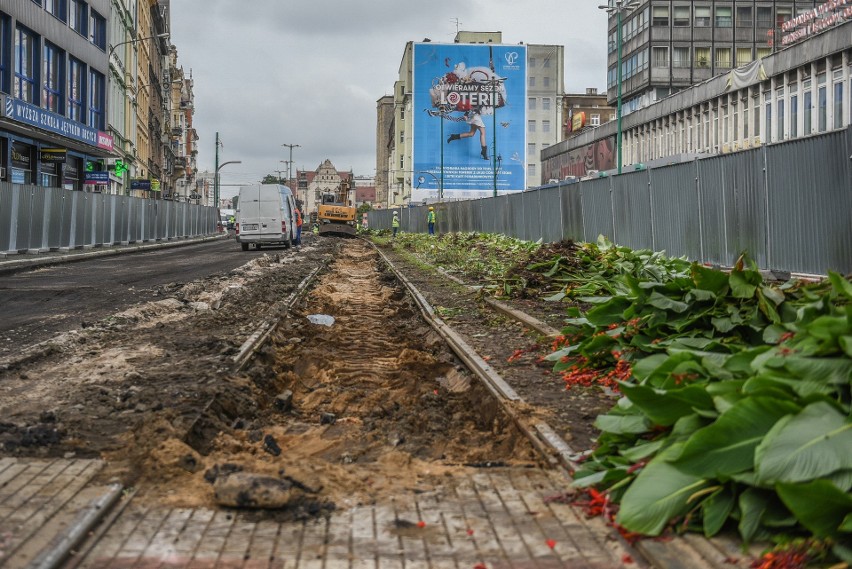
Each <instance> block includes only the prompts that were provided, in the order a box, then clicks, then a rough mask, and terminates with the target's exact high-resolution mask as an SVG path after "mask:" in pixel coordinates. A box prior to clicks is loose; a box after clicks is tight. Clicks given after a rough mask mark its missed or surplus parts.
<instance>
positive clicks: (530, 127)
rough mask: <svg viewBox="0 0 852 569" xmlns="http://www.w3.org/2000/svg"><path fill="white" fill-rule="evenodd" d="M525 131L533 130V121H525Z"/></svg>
mask: <svg viewBox="0 0 852 569" xmlns="http://www.w3.org/2000/svg"><path fill="white" fill-rule="evenodd" d="M527 132H535V121H527Z"/></svg>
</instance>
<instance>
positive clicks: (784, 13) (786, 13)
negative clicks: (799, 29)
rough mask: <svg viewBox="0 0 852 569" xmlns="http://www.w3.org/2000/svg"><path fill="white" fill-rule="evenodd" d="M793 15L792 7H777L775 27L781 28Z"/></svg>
mask: <svg viewBox="0 0 852 569" xmlns="http://www.w3.org/2000/svg"><path fill="white" fill-rule="evenodd" d="M792 17H793V9H792V8H782V7H781V6H779V7H777V8H776V9H775V27H777V28H779V29H780V28H781V27H782V26H783V25H784V22H786V21H787V20H790V19H791V18H792Z"/></svg>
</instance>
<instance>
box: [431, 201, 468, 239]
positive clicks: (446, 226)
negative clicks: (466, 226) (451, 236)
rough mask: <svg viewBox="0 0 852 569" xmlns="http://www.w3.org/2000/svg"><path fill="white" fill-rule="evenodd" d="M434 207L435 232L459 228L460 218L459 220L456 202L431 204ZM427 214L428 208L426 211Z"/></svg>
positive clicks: (453, 230)
mask: <svg viewBox="0 0 852 569" xmlns="http://www.w3.org/2000/svg"><path fill="white" fill-rule="evenodd" d="M432 207H434V208H435V233H437V234H443V233H455V232H457V231H460V230H459V225H460V223H461V222H460V220H459V215H460V213H461V212H460V211H459V207H458V202H445V203H441V204H435V205H434V206H432ZM426 215H429V214H428V210H427V213H426Z"/></svg>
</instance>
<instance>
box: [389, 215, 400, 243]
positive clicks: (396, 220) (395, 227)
mask: <svg viewBox="0 0 852 569" xmlns="http://www.w3.org/2000/svg"><path fill="white" fill-rule="evenodd" d="M391 227H392V228H393V236H394V237H396V232H397V231H399V212H398V211H395V212H393V220H391Z"/></svg>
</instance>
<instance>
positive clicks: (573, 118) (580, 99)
mask: <svg viewBox="0 0 852 569" xmlns="http://www.w3.org/2000/svg"><path fill="white" fill-rule="evenodd" d="M562 116H563V117H565V118H564V120H563V121H562V139H563V140H566V139H568V138H571V137H573V136H577V135H578V134H580V133H581V132H583V131H585V130H588V129H590V128H597V127H599V126H600V125H602V124H604V123H607V122H609V121H611V120H615V108H613V107H610V106H609V105H608V104H607V100H606V93H598V90H597V88H595V87H589V88H588V89H586V92H585V93H566V94H565V97H563V99H562Z"/></svg>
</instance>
